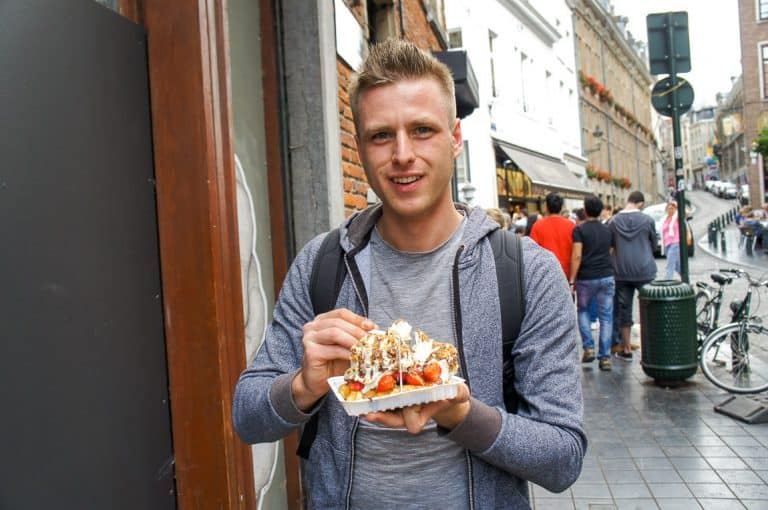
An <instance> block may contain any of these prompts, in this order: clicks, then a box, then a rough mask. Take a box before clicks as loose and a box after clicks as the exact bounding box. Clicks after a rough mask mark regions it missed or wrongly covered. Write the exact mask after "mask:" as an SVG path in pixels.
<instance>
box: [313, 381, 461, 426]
mask: <svg viewBox="0 0 768 510" xmlns="http://www.w3.org/2000/svg"><path fill="white" fill-rule="evenodd" d="M463 382H464V379H462V378H461V377H456V376H453V377H451V378H450V380H449V381H448V382H447V383H446V384H440V385H437V386H425V387H424V388H419V389H417V390H411V391H406V392H405V393H395V394H394V395H386V396H383V397H374V398H365V399H363V400H355V401H353V402H347V401H346V400H344V397H342V396H341V394H340V393H339V386H341V385H342V384H344V376H338V377H331V378H330V379H328V384H329V385H330V386H331V390H333V393H334V395H336V398H337V399H338V400H339V402H340V403H341V405H342V407H343V408H344V410H345V411H346V412H347V414H348V415H350V416H358V415H361V414H366V413H375V412H378V411H389V410H392V409H398V408H400V407H406V406H412V405H416V404H426V403H427V402H434V401H435V400H443V399H447V398H453V397H455V396H456V393H457V392H458V386H459V384H461V383H463Z"/></svg>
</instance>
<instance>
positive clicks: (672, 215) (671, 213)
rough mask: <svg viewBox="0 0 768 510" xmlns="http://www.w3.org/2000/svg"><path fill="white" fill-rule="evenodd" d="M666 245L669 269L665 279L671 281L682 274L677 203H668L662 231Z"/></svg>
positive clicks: (665, 250) (663, 241)
mask: <svg viewBox="0 0 768 510" xmlns="http://www.w3.org/2000/svg"><path fill="white" fill-rule="evenodd" d="M661 239H662V243H663V244H664V254H665V255H666V257H667V268H666V272H665V274H664V278H665V279H667V280H671V279H673V278H674V277H675V273H677V274H680V225H679V224H678V221H677V203H675V202H672V201H670V202H667V217H666V218H664V222H663V223H662V230H661Z"/></svg>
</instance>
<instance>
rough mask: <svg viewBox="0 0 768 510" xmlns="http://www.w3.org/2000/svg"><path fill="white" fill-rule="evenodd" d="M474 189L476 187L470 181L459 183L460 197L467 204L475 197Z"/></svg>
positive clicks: (470, 203)
mask: <svg viewBox="0 0 768 510" xmlns="http://www.w3.org/2000/svg"><path fill="white" fill-rule="evenodd" d="M475 191H477V188H476V187H475V185H474V184H472V183H471V182H465V183H464V184H462V185H461V198H462V201H463V202H464V203H466V204H467V205H472V200H473V199H474V198H475Z"/></svg>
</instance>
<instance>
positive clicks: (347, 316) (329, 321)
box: [304, 309, 375, 348]
mask: <svg viewBox="0 0 768 510" xmlns="http://www.w3.org/2000/svg"><path fill="white" fill-rule="evenodd" d="M374 326H375V324H374V323H373V322H372V321H370V320H368V319H366V318H365V317H361V316H359V315H357V314H354V313H352V312H350V311H349V310H344V309H340V310H333V311H331V312H328V313H327V314H321V315H318V316H317V317H316V318H315V320H313V321H312V322H309V323H307V324H306V325H304V339H305V340H306V341H309V342H314V343H322V344H340V345H343V346H345V347H347V348H349V347H352V345H354V344H355V342H357V341H358V340H359V339H360V338H362V337H363V336H364V335H365V334H366V333H367V332H368V331H369V330H370V329H372V328H373V327H374Z"/></svg>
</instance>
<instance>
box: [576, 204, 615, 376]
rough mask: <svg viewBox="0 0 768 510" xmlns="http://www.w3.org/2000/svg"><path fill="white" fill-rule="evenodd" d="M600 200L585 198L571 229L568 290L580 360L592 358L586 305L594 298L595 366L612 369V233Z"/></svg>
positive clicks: (592, 347) (613, 284)
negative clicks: (572, 300) (602, 214)
mask: <svg viewBox="0 0 768 510" xmlns="http://www.w3.org/2000/svg"><path fill="white" fill-rule="evenodd" d="M602 208H603V202H602V201H601V200H600V199H599V198H597V197H596V196H594V195H590V196H587V197H586V198H584V212H585V213H586V216H587V219H586V221H585V222H584V223H582V224H581V225H578V226H577V227H576V228H575V229H574V230H573V252H572V255H571V271H570V273H571V290H572V291H575V292H576V307H577V311H578V319H579V332H580V333H581V342H582V347H583V350H584V352H583V355H582V358H581V361H582V363H591V362H592V361H594V360H595V340H594V338H593V337H592V329H591V325H590V323H591V321H590V314H589V304H590V302H591V301H592V300H593V299H594V300H596V301H597V314H598V318H599V320H600V336H599V342H598V354H597V358H598V366H599V368H600V370H611V333H612V331H613V295H614V292H615V289H616V284H615V281H614V278H613V274H614V273H613V261H612V260H611V249H612V247H613V236H612V235H611V231H610V229H609V228H608V226H606V225H604V224H603V223H601V222H600V211H601V210H602Z"/></svg>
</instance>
